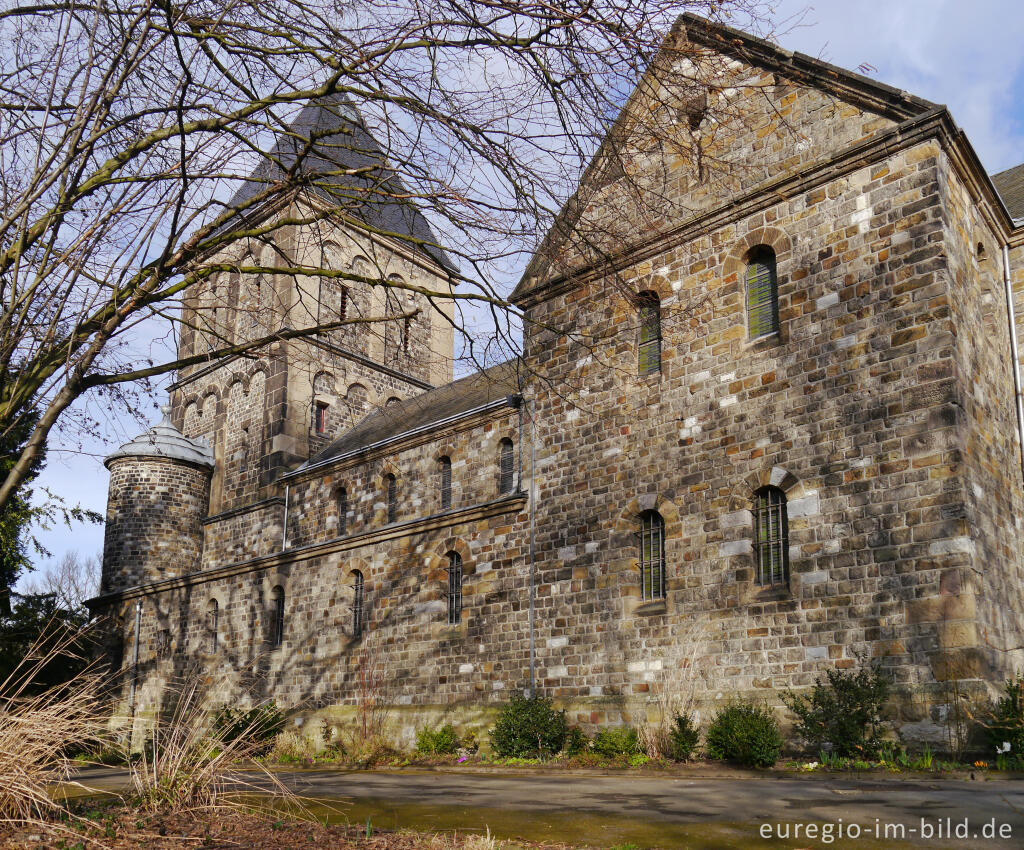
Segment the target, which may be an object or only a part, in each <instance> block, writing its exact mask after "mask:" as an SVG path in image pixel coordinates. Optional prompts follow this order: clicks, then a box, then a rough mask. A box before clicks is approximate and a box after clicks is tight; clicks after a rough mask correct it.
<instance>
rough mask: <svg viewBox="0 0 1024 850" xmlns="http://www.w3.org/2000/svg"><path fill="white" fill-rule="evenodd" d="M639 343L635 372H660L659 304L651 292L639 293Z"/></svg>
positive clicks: (645, 373)
mask: <svg viewBox="0 0 1024 850" xmlns="http://www.w3.org/2000/svg"><path fill="white" fill-rule="evenodd" d="M637 300H638V302H639V304H640V341H639V345H638V347H637V372H638V373H639V374H641V375H650V374H652V373H653V372H660V371H661V302H660V301H659V300H658V296H657V295H656V294H655V293H653V292H641V293H640V294H639V295H638V296H637Z"/></svg>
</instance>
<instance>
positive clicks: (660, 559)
mask: <svg viewBox="0 0 1024 850" xmlns="http://www.w3.org/2000/svg"><path fill="white" fill-rule="evenodd" d="M640 519H641V530H640V587H641V594H642V596H643V598H644V599H645V600H649V599H664V598H665V520H663V519H662V518H661V514H659V513H658V512H657V511H644V512H643V514H642V515H641V517H640Z"/></svg>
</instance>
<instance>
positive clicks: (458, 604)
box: [448, 552, 462, 626]
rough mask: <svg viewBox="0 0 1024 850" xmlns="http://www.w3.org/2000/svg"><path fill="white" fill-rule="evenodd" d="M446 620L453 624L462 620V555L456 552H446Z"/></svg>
mask: <svg viewBox="0 0 1024 850" xmlns="http://www.w3.org/2000/svg"><path fill="white" fill-rule="evenodd" d="M448 622H449V623H450V624H451V625H453V626H454V625H457V624H458V623H461V622H462V556H461V555H460V554H459V553H458V552H449V553H448Z"/></svg>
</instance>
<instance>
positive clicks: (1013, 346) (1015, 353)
mask: <svg viewBox="0 0 1024 850" xmlns="http://www.w3.org/2000/svg"><path fill="white" fill-rule="evenodd" d="M1003 283H1004V285H1005V286H1006V311H1007V314H1008V315H1009V317H1010V354H1011V356H1012V358H1013V360H1012V363H1013V388H1014V390H1015V396H1016V400H1017V445H1018V447H1019V448H1020V471H1021V477H1024V397H1022V396H1021V385H1020V351H1019V348H1018V346H1017V317H1016V315H1015V313H1014V309H1013V286H1012V285H1011V283H1010V246H1009V245H1003Z"/></svg>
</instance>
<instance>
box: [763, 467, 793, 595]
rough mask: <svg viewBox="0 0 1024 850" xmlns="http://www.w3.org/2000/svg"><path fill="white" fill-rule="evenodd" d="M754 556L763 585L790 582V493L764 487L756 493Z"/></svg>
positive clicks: (775, 585) (773, 585)
mask: <svg viewBox="0 0 1024 850" xmlns="http://www.w3.org/2000/svg"><path fill="white" fill-rule="evenodd" d="M754 554H755V557H756V560H757V581H758V583H759V584H762V585H765V586H767V587H777V586H785V585H787V584H788V583H789V520H788V518H787V516H786V494H785V493H783V492H782V491H781V490H780V489H779V488H778V487H762V488H761V489H760V490H758V491H757V492H756V493H755V494H754Z"/></svg>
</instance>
